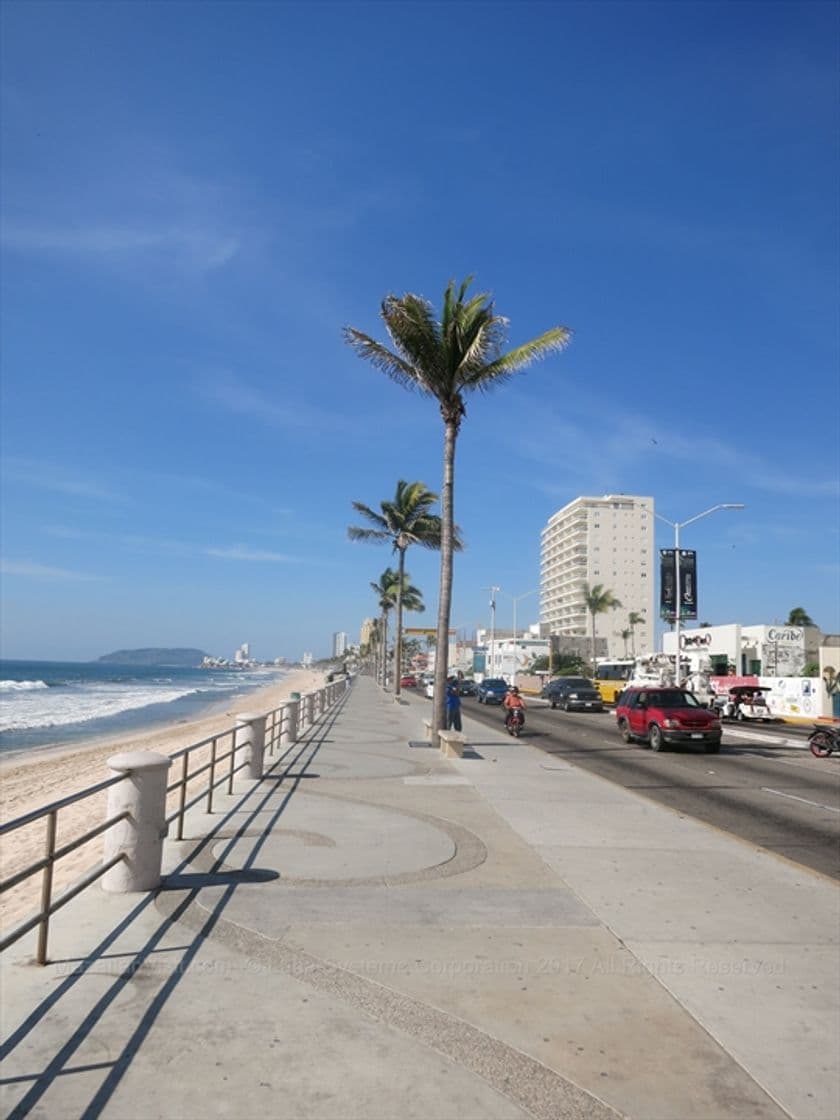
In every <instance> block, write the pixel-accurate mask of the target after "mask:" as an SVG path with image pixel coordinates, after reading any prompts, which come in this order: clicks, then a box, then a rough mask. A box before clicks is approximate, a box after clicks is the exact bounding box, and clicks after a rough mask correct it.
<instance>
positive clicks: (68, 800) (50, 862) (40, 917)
mask: <svg viewBox="0 0 840 1120" xmlns="http://www.w3.org/2000/svg"><path fill="white" fill-rule="evenodd" d="M125 778H126V775H123V774H116V775H115V776H114V777H113V778H108V779H106V780H105V781H104V782H99V783H98V784H97V785H95V786H88V788H87V789H83V790H82V791H81V792H80V793H74V794H70V795H69V796H68V797H62V798H61V799H60V800H58V801H53V802H52V803H51V804H50V805H46V806H44V808H43V809H34V810H33V811H32V812H31V813H27V814H26V815H25V816H23V817H18V818H17V819H16V820H13V821H9V822H8V823H6V824H4V825H1V826H0V837H2V836H6V835H7V834H9V833H12V832H15V831H17V829H19V828H24V827H25V826H26V825H30V824H33V823H34V822H35V821H39V820H43V819H46V822H47V828H46V836H45V843H44V855H43V856H42V857H41V859H39V860H36V861H35V862H34V863H31V864H29V865H28V866H26V867H24V868H22V870H20V871H18V872H16V874H14V875H10V876H9V878H8V879H4V880H3V881H2V882H0V894H3V893H4V892H5V891H8V890H11V889H12V887H16V886H18V884H20V883H23V882H25V881H26V880H27V879H29V878H31V876H33V875H37V874H38V872H39V871H42V872H43V874H44V877H43V879H42V880H41V906H40V909H39V910H38V912H37V914H34V915H33V916H32V917H31V918H27V919H26V921H24V922H22V923H21V924H20V925H17V926H15V928H14V929H12V930H11V931H10V932H9V933H8V934H7V935H6V936H5V937H3V938H2V939H0V952H2V951H3V950H4V949H6V948H8V947H9V945H13V944H14V943H15V941H17V940H18V939H19V938H21V937H23V936H24V934H26V933H29V931H30V930H31V929H34V927H35V926H38V927H39V929H38V947H37V950H36V953H35V960H36V961H37V963H38V964H45V963H46V960H47V937H48V934H49V926H50V918H51V917H52V915H53V914H54V913H55V912H56V910H60V909H61V907H62V906H64V905H66V903H68V902H69V901H70V900H71V899H72V898H75V897H76V895H77V894H79V892H80V891H83V890H84V889H85V887H88V886H90V884H91V883H94V882H96V880H97V879H99V878H100V877H101V876H102V875H104V874H105V872H106V871H108V870H109V869H110V868H111V867H113V866H114V864H116V863H119V862H120V861H121V860H122V859H124V858H125V857H124V854H123V853H119V854H118V855H116V856H114V857H113V858H112V859H110V860H108V861H107V862H105V863H103V864H102V865H101V866H99V867H94V868H92V869H91V870H90V871H88V872H87V873H86V874H85V875H84V876H83V877H82V878H81V879H79V880H77V881H76V882H75V883H74V884H73V885H72V886H71V887H68V889H67V890H66V891H64V892H63V893H62V894H60V895H58V897H57V898H53V897H52V884H53V870H54V868H55V865H56V863H58V861H59V860H60V859H62V858H63V857H64V856H66V855H69V854H70V852H74V851H75V850H76V848H80V847H81V846H82V844H87V842H88V841H89V840H93V839H94V838H95V837H96V836H99V835H100V834H101V833H103V832H105V831H107V829H109V828H111V827H113V825H115V824H117V823H118V822H119V821H121V820H125V818H126V817H127V816H128V813H127V812H126V813H120V814H118V816H116V817H111V818H109V819H108V820H106V821H103V822H102V824H98V825H97V826H96V827H95V828H91V829H88V831H87V832H84V833H82V835H81V836H77V837H76V838H75V839H74V840H71V841H70V842H69V843H67V844H62V845H61V847H60V848H57V847H56V835H57V832H58V813H59V810H60V809H65V808H66V807H67V806H68V805H75V804H76V803H77V802H79V801H84V800H85V798H88V797H93V796H94V795H95V794H97V793H100V792H101V791H102V790H105V789H108V788H109V787H110V786H114V785H116V784H117V783H118V782H123V781H125Z"/></svg>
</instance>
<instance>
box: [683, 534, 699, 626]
mask: <svg viewBox="0 0 840 1120" xmlns="http://www.w3.org/2000/svg"><path fill="white" fill-rule="evenodd" d="M680 618H692V619H696V618H697V553H696V552H694V551H693V550H692V549H687V548H681V549H680Z"/></svg>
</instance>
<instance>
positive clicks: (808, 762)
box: [462, 697, 840, 879]
mask: <svg viewBox="0 0 840 1120" xmlns="http://www.w3.org/2000/svg"><path fill="white" fill-rule="evenodd" d="M526 704H527V705H528V711H527V714H526V726H525V731H524V733H523V740H524V741H527V742H528V743H530V744H532V745H533V746H535V747H538V748H539V749H540V750H543V751H545V752H546V753H547V754H553V755H558V756H560V757H562V758H563V759H564V760H565V761H567V762H570V763H573V764H574V765H575V766H582V767H583V768H584V769H585V770H588V771H590V772H592V773H594V774H599V775H600V776H601V777H603V778H607V779H608V780H609V781H611V782H616V783H617V784H619V785H621V786H623V787H625V788H626V789H632V790H636V792H638V793H640V794H642V795H643V796H645V797H650V798H651V799H652V800H654V801H658V802H661V803H662V804H665V805H668V806H670V808H672V809H676V810H677V811H678V812H681V813H685V814H687V815H688V816H691V817H695V818H696V819H698V820H701V821H705V822H706V823H707V824H711V825H714V826H715V827H716V828H720V829H723V830H725V831H726V832H729V833H732V834H733V835H735V836H739V837H741V838H742V839H743V840H746V841H748V842H749V843H750V844H754V845H756V846H757V847H761V848H767V849H769V850H770V851H773V852H776V853H777V854H779V855H782V856H785V857H786V858H787V859H790V860H793V861H794V862H796V863H799V864H802V865H803V866H805V867H809V868H811V869H812V870H814V871H817V872H819V873H820V874H823V875H827V876H829V877H831V878H833V879H840V757H837V756H836V755H832V756H831V757H830V758H822V759H820V758H814V756H813V755H812V754H811V752H810V751H809V750H808V749H807V745H806V734H807V731H806V730H802V729H799V728H794V727H791V726H790V725H778V724H774V725H771V724H764V723H761V724H742V723H739V724H737V725H735V724H731V725H730V724H728V723H724V732H723V745H722V746H721V751H720V754H717V755H707V754H706V753H705V752H704V751H703V750H702V748H698V747H689V746H685V747H672V748H670V749H669V750H667V751H665V752H660V753H654V752H653V751H651V750H649V749H648V748H647V747H646V746H644V745H643V744H638V743H636V744H626V743H624V742H622V740H621V739H620V738H619V735H618V732H617V731H616V729H615V717H614V715H613V713H612V712H611V711H608V712H604V713H595V712H588V713H587V712H570V713H567V712H563V711H561V710H559V709H557V710H555V711H552V710H551V709H550V708H549V707H548V706H547V705H544V704H543V703H542V702H541V701H539V700H531V701H530V702H529V701H528V699H527V698H526ZM462 711H463V712H464V714H465V715H469V716H471V717H472V718H475V719H478V720H480V721H481V722H485V723H488V724H491V725H492V726H495V727H498V726H499V724H500V723H501V722H502V720H503V715H502V712H501V709H500V708H499V707H497V706H490V705H484V704H479V703H477V701H476V700H475V699H474V698H473V697H465V698H464V699H463V701H462ZM768 739H772V740H773V741H772V742H769V741H767V740H768ZM786 739H788V740H796V741H797V742H798V743H801V746H795V747H792V746H788V745H786V744H785V740H786Z"/></svg>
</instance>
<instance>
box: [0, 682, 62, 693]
mask: <svg viewBox="0 0 840 1120" xmlns="http://www.w3.org/2000/svg"><path fill="white" fill-rule="evenodd" d="M49 687H50V686H49V685H48V684H46V683H45V682H44V681H0V692H32V691H34V690H35V689H41V688H49Z"/></svg>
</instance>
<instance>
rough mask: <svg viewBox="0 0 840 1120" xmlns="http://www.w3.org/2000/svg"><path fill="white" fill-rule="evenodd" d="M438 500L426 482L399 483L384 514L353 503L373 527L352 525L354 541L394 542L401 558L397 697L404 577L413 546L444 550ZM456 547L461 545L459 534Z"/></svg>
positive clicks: (350, 531) (396, 641) (350, 533)
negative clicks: (434, 510)
mask: <svg viewBox="0 0 840 1120" xmlns="http://www.w3.org/2000/svg"><path fill="white" fill-rule="evenodd" d="M437 500H438V496H437V494H433V493H432V491H431V490H427V489H426V486H425V484H424V483H422V482H404V481H403V480H402V479H400V481H399V482H398V483H397V490H396V493H395V495H394V498H393V500H392V501H388V502H380V503H379V508H380V509H381V511H382V512H381V513H377V512H376V511H375V510H372V509H371V508H370V507H369V506H366V505H364V503H362V502H353V509H355V510H356V512H357V513H360V514H361V515H362V516H363V517H365V518H366V519H367V520H368V521H369V522H370V523H371V526H372V527H371V528H364V527H360V526H358V525H351V526H350V527H349V528H348V530H347V535H348V536H349V537H350V540H351V541H390V542H391V544H392V546H393V549H394V552H396V553H397V556H398V558H399V559H398V567H397V576H398V578H397V602H396V620H397V632H396V637H395V639H394V695H395V696H399V694H400V676H401V674H402V630H403V625H402V615H403V605H402V594H401V587H402V575H403V572H404V571H405V553H406V550H407V549H408V547H409V545H412V544H419V545H420V546H421V547H423V548H432V549H439V548H440V539H441V522H440V517H438V515H437V514H435V513H432V512H431V507H432V506H433V505H434V504H435V502H436V501H437ZM455 547H456V548H460V547H461V542H460V538H459V537H458V534H457V530H456V542H455Z"/></svg>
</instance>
